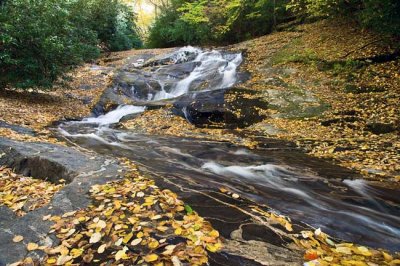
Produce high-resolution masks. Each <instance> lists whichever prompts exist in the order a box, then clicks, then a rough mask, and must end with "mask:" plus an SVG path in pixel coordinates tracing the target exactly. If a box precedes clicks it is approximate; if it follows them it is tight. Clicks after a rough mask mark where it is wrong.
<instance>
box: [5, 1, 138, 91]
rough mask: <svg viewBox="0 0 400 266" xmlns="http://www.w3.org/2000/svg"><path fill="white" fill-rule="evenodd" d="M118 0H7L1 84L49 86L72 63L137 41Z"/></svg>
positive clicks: (127, 46)
mask: <svg viewBox="0 0 400 266" xmlns="http://www.w3.org/2000/svg"><path fill="white" fill-rule="evenodd" d="M133 19H134V16H133V13H131V12H129V11H127V8H126V7H124V6H123V5H122V4H120V2H119V1H107V3H106V1H104V0H91V1H86V0H68V1H67V0H7V1H6V2H5V3H3V4H2V5H1V6H0V88H1V87H5V86H12V87H20V88H28V87H51V86H52V84H53V82H54V81H56V80H57V79H58V78H59V77H60V76H62V75H63V73H65V72H66V71H68V70H69V69H71V67H73V66H76V65H78V64H81V63H82V62H85V61H88V60H92V59H94V58H96V57H97V56H99V54H100V48H99V47H100V46H99V44H102V45H103V46H104V47H106V48H108V49H110V50H122V49H130V48H132V47H133V46H137V45H139V44H140V43H139V41H138V37H137V34H136V32H135V28H134V20H133Z"/></svg>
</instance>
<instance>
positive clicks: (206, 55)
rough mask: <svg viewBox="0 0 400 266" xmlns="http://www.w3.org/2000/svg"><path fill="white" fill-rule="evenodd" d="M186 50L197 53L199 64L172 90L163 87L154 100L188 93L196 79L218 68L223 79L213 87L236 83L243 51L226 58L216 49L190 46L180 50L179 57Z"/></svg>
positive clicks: (223, 86) (225, 86) (227, 86)
mask: <svg viewBox="0 0 400 266" xmlns="http://www.w3.org/2000/svg"><path fill="white" fill-rule="evenodd" d="M186 52H192V53H196V54H197V57H196V59H195V60H194V61H193V62H198V63H199V65H198V66H197V67H196V68H195V69H194V70H193V71H192V72H191V73H190V75H189V76H187V77H186V78H184V79H182V80H181V81H179V82H178V83H177V84H176V85H175V86H174V87H173V88H172V89H171V91H170V92H166V91H165V90H164V89H163V90H161V91H160V92H159V93H157V94H156V95H155V96H154V98H153V100H163V99H170V98H176V97H179V96H181V95H183V94H185V93H188V92H189V89H190V85H191V84H192V83H193V82H194V81H196V80H198V79H201V78H202V77H204V76H206V75H208V74H212V73H213V72H215V71H216V69H217V71H218V74H219V75H220V76H221V77H222V80H221V82H220V84H218V85H216V86H215V87H213V88H212V89H222V88H229V87H231V86H233V85H234V84H235V83H236V80H237V75H236V70H237V68H238V66H239V65H240V64H241V63H242V61H243V57H242V54H241V53H238V54H236V55H235V56H233V57H232V58H230V59H229V58H225V57H224V56H223V54H222V53H221V52H219V51H216V50H212V51H201V50H200V49H197V48H193V47H191V46H188V47H184V48H182V49H180V50H179V51H178V55H179V56H178V58H179V59H181V60H182V59H183V58H182V57H183V56H185V55H186ZM161 85H162V84H161ZM162 87H163V86H162Z"/></svg>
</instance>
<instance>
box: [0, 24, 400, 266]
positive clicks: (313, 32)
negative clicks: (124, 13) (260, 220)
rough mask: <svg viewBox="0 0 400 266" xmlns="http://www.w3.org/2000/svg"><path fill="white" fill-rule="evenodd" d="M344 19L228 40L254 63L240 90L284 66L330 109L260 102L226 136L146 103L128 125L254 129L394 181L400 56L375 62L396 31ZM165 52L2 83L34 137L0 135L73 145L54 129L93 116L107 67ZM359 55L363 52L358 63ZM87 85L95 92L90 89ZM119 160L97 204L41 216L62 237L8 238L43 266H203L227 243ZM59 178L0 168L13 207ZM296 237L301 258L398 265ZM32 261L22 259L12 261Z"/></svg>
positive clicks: (0, 132)
mask: <svg viewBox="0 0 400 266" xmlns="http://www.w3.org/2000/svg"><path fill="white" fill-rule="evenodd" d="M346 25H347V26H346V27H344V26H343V25H340V24H338V23H328V22H327V21H320V22H317V23H312V24H306V25H303V26H298V27H294V28H289V29H286V30H283V31H281V32H275V33H273V34H271V35H268V36H265V37H261V38H258V39H254V40H251V41H247V42H244V43H240V44H238V45H233V46H230V47H228V48H229V49H233V50H238V49H239V50H245V51H246V54H245V55H246V58H245V63H244V66H242V69H243V70H247V71H249V73H250V74H251V78H250V80H248V81H247V82H246V83H244V84H241V85H240V86H241V87H243V88H246V89H251V90H254V91H256V92H257V91H260V90H263V89H265V88H266V87H268V86H272V87H274V85H271V84H268V83H266V81H267V80H268V79H269V78H270V75H271V71H268V70H271V69H274V68H284V69H291V70H293V71H292V74H291V75H285V74H281V73H278V74H276V73H273V74H274V75H278V76H279V78H280V79H282V80H283V81H284V82H285V83H287V84H289V85H290V87H291V88H292V89H293V88H294V89H295V88H297V87H299V86H300V85H301V86H303V87H307V89H308V90H310V91H312V93H314V94H315V95H317V96H318V98H320V99H321V100H322V101H323V102H324V104H326V105H327V106H328V107H327V109H326V111H324V112H323V115H321V116H317V117H313V116H310V117H302V118H296V119H293V118H291V117H282V116H274V114H276V113H277V110H273V109H270V110H262V111H263V112H264V113H265V114H267V118H266V119H265V120H264V121H262V122H260V123H257V124H255V125H253V126H252V127H251V128H248V129H246V130H239V129H238V130H237V131H235V132H234V133H232V131H228V130H225V129H199V128H196V127H194V126H193V125H191V124H189V123H188V122H187V121H186V120H184V119H183V118H178V117H172V116H170V110H169V109H168V107H165V108H162V109H159V110H151V111H147V112H145V113H144V114H142V115H141V116H140V117H139V118H138V119H136V120H134V121H128V122H126V123H124V125H123V126H125V127H126V128H135V129H140V130H141V131H144V132H148V133H151V134H167V135H173V136H185V137H201V138H208V139H212V140H223V141H228V142H232V143H236V144H241V145H244V146H247V147H250V148H254V147H257V145H258V143H257V141H256V140H255V136H257V135H260V134H263V135H264V136H267V137H272V138H280V139H283V140H289V141H293V142H295V143H296V144H297V145H298V146H299V147H300V148H302V149H303V150H304V151H305V152H307V153H309V154H311V155H312V156H316V157H322V158H328V159H333V160H334V161H335V163H337V164H340V165H342V166H345V167H347V168H350V169H353V170H356V171H358V172H359V173H361V174H362V175H363V176H364V177H365V178H367V179H371V180H373V181H383V182H386V183H387V184H389V185H390V186H392V187H393V186H395V187H398V186H399V183H398V182H399V180H400V177H399V171H400V168H399V167H400V155H399V152H398V151H399V149H400V140H399V122H400V114H399V101H400V99H399V98H400V97H399V96H400V75H399V69H400V61H399V59H398V58H397V60H389V61H387V62H374V58H376V56H379V55H382V54H391V53H392V52H393V50H392V47H391V45H390V43H391V42H393V40H387V39H381V38H380V36H377V35H376V34H372V33H370V32H367V31H361V30H359V29H358V28H357V27H356V26H349V25H348V24H346ZM166 51H167V50H151V51H149V50H136V51H135V50H132V51H128V52H120V53H112V54H111V55H107V57H104V58H102V59H100V61H99V62H98V65H99V67H93V66H91V65H85V66H82V67H81V68H79V69H76V70H75V71H74V72H72V73H71V74H70V76H71V78H72V80H71V81H70V82H69V83H67V84H64V85H63V86H60V87H59V88H58V89H57V90H55V91H54V92H50V93H43V92H27V91H18V90H11V89H10V90H5V91H1V92H0V121H4V122H6V123H7V124H9V125H17V126H22V127H29V128H31V129H34V130H35V131H36V132H37V133H38V134H37V135H35V136H30V135H26V134H20V133H18V131H17V130H14V129H13V128H12V127H11V128H10V127H0V136H3V137H7V138H12V139H15V140H20V141H41V142H52V143H54V142H57V143H59V144H62V145H69V143H67V142H64V141H63V140H62V139H56V138H55V137H54V134H53V133H52V132H51V131H50V130H49V128H51V126H52V125H53V124H54V123H56V122H57V121H60V120H63V119H79V118H83V117H85V116H88V115H89V114H90V111H91V109H92V107H93V105H94V104H95V103H96V102H97V100H98V98H99V96H100V94H101V92H102V91H103V90H104V89H106V88H107V87H108V86H110V84H111V81H112V77H113V74H114V71H115V70H116V69H117V68H118V67H120V66H122V64H123V62H124V60H125V59H126V58H128V57H130V56H134V55H135V54H138V53H148V52H151V53H155V54H162V53H165V52H166ZM168 51H169V50H168ZM358 59H365V60H362V61H361V63H360V60H358ZM299 83H301V84H299ZM87 86H90V87H91V88H92V89H90V90H87V89H85V88H86V87H87ZM275 87H276V86H275ZM93 88H94V89H93ZM166 118H167V119H166ZM265 123H268V124H270V125H273V126H274V127H275V128H276V132H275V133H274V134H271V133H270V132H266V131H264V130H265V127H263V125H265ZM239 135H240V138H241V140H240V141H238V139H240V138H238V136H239ZM243 135H244V136H243ZM0 156H1V154H0ZM121 163H122V164H123V165H125V167H126V168H127V169H128V172H127V174H125V176H124V178H123V179H121V180H120V181H116V182H112V183H107V184H104V185H96V186H93V187H92V190H91V192H90V198H91V200H92V204H91V205H90V206H88V207H87V208H86V209H82V210H78V211H73V212H70V213H65V214H64V215H61V216H44V217H43V220H44V221H52V222H54V226H53V227H52V231H51V233H54V234H55V235H56V236H57V238H58V239H59V241H60V244H59V245H58V246H55V247H48V246H39V245H38V244H36V243H26V242H25V241H24V239H23V237H21V236H19V235H16V236H15V237H14V242H16V243H20V244H21V245H26V249H27V250H28V251H34V250H41V251H43V252H45V253H46V258H45V260H44V261H42V262H40V263H42V264H48V265H72V264H84V263H86V264H100V265H110V264H112V265H131V264H152V265H174V266H176V265H182V264H184V263H188V264H190V265H203V264H206V263H207V261H208V257H207V252H216V251H218V250H220V249H221V248H222V241H223V239H221V237H220V236H219V233H218V232H217V231H216V230H214V229H213V228H212V226H211V225H210V224H209V223H208V222H207V221H206V220H204V219H203V218H202V217H200V216H199V215H197V213H196V212H195V210H192V208H191V207H190V206H189V205H185V203H184V202H182V201H181V200H180V199H179V196H178V195H176V194H174V193H173V192H171V191H169V190H164V189H163V188H162V187H158V186H156V185H155V184H154V181H153V180H152V179H151V178H149V177H144V176H142V175H141V174H140V173H139V172H138V171H137V169H136V167H135V166H134V165H133V164H132V163H131V162H128V161H126V160H124V161H122V162H121ZM63 186H64V184H63V183H60V184H57V185H55V184H52V183H49V182H47V181H43V180H38V179H32V178H30V177H25V176H21V175H17V174H15V173H13V172H12V169H9V168H4V167H2V168H0V204H3V205H6V206H7V207H9V208H10V209H12V210H13V211H14V212H15V213H16V214H17V215H19V216H23V215H25V214H26V213H27V212H30V211H32V210H34V209H37V208H40V207H43V206H46V204H47V203H48V202H49V201H50V199H51V197H52V196H53V195H54V194H55V193H57V192H58V191H59V190H61V189H62V188H63ZM228 193H229V192H228ZM232 196H234V197H238V195H232ZM263 215H265V216H268V217H269V219H274V220H276V221H277V222H278V223H282V224H283V225H284V227H286V229H287V230H288V231H291V228H290V227H291V225H290V222H289V221H290V220H289V219H286V218H285V217H281V216H279V215H275V214H270V213H263ZM182 239H183V240H184V241H182ZM293 239H295V242H296V244H297V248H299V249H301V250H302V251H303V252H304V260H305V261H313V263H319V264H318V265H383V264H386V265H398V264H400V260H399V259H396V256H398V254H397V255H396V254H395V255H390V254H389V253H387V252H385V251H383V250H372V249H369V248H366V247H362V246H358V245H353V244H351V243H339V244H338V243H333V242H332V240H331V239H330V238H329V236H327V235H326V234H324V233H323V232H320V231H318V230H316V231H314V232H311V231H304V233H303V239H301V240H299V239H297V237H296V236H293ZM316 261H317V262H316ZM37 263H39V262H37V261H34V259H33V258H27V259H25V261H23V262H22V261H21V262H16V263H15V265H32V264H37ZM308 265H317V264H308Z"/></svg>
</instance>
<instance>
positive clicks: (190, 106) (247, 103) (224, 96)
mask: <svg viewBox="0 0 400 266" xmlns="http://www.w3.org/2000/svg"><path fill="white" fill-rule="evenodd" d="M251 94H252V92H251V91H247V90H244V89H237V88H231V89H220V90H213V91H205V92H199V93H194V94H189V95H185V96H183V97H181V98H179V99H177V100H176V101H175V102H174V104H173V111H174V113H175V114H177V115H179V116H182V117H184V118H186V119H187V120H188V121H189V122H190V123H192V124H194V125H196V126H199V127H224V128H243V127H247V126H250V125H252V124H253V123H257V122H259V121H262V120H263V119H264V116H263V115H262V114H261V113H260V111H259V110H260V108H267V106H268V103H266V102H264V101H263V99H261V98H260V97H250V98H249V97H247V96H249V95H251Z"/></svg>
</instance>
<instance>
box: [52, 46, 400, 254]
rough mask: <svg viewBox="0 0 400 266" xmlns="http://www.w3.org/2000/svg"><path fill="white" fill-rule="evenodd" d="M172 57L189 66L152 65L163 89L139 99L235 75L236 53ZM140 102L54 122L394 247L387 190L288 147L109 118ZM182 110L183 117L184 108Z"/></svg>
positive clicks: (398, 209)
mask: <svg viewBox="0 0 400 266" xmlns="http://www.w3.org/2000/svg"><path fill="white" fill-rule="evenodd" d="M170 59H171V60H169V61H172V62H173V63H175V64H176V66H178V65H182V66H185V67H186V66H190V67H192V71H190V73H188V74H186V73H185V74H182V75H181V79H177V78H176V77H173V75H172V74H171V72H170V68H171V67H170V66H169V65H166V66H164V65H161V66H158V69H157V70H156V71H155V72H154V73H155V74H154V73H153V74H154V75H156V74H157V75H158V74H160V75H161V74H162V73H167V74H166V75H165V77H164V79H161V78H160V79H159V80H157V81H158V83H159V85H160V88H161V89H159V91H158V92H157V93H155V94H152V95H151V97H148V94H145V96H146V97H144V99H143V100H144V102H148V103H151V102H154V101H160V100H161V101H162V100H166V99H173V98H176V97H179V96H182V95H184V94H186V93H189V92H197V91H209V90H215V89H220V88H227V87H231V86H233V85H234V84H235V83H236V80H237V73H236V71H237V68H238V66H239V65H240V64H241V62H242V55H241V54H240V53H236V54H233V53H222V52H219V51H202V50H200V49H197V48H193V47H185V48H182V49H180V50H178V51H177V52H175V53H173V54H172V55H170ZM185 64H186V65H185ZM190 64H192V65H190ZM171 84H172V85H171ZM168 86H169V88H167V87H168ZM136 90H138V88H136V87H135V91H136ZM145 109H146V107H138V106H129V105H122V106H120V107H118V108H117V109H115V110H113V111H111V112H109V113H107V114H104V115H102V116H99V117H92V118H86V119H84V120H83V121H81V122H68V123H64V124H62V125H61V126H60V128H59V130H60V132H61V133H62V134H63V135H64V136H65V137H67V138H69V139H71V140H73V141H74V142H76V143H78V144H79V145H81V146H84V147H86V148H90V149H93V150H95V151H97V152H100V153H107V154H110V153H111V154H113V155H115V156H123V157H128V158H130V159H132V160H134V161H136V162H138V163H140V164H142V165H144V166H146V167H147V169H149V170H150V171H151V172H152V173H156V174H159V175H163V176H169V177H171V178H175V179H177V180H181V182H182V183H184V184H186V185H187V186H191V189H193V190H203V191H218V190H219V188H220V187H228V188H230V190H232V191H236V192H237V193H239V194H240V195H241V196H243V197H247V198H249V199H251V200H253V201H254V202H256V203H258V204H267V205H268V206H271V207H272V208H275V209H276V210H277V211H279V212H281V213H283V214H286V215H288V216H290V217H292V218H293V219H298V220H301V221H305V222H307V223H310V224H311V225H313V226H315V227H321V228H323V230H324V231H327V232H328V233H331V234H333V235H334V236H337V237H341V238H344V239H346V240H350V241H358V242H359V243H362V244H366V245H371V246H376V247H385V248H388V249H390V250H400V243H399V241H398V239H399V238H400V218H399V214H400V205H399V202H398V201H397V202H396V201H395V199H393V198H389V199H388V198H387V197H388V195H389V194H390V193H386V192H385V191H383V190H382V191H381V190H379V189H377V188H373V187H372V186H370V184H368V183H367V182H361V181H354V180H350V179H348V176H347V173H343V174H341V177H340V178H339V177H338V176H337V175H339V173H335V177H334V178H331V179H327V178H326V177H323V175H321V174H317V173H315V172H313V171H305V170H304V169H305V168H307V167H309V168H311V169H313V168H316V169H317V168H323V169H325V168H324V167H327V166H326V165H321V164H320V163H312V162H309V158H307V157H303V155H302V154H300V153H296V152H294V151H293V152H287V151H285V150H283V151H273V150H271V151H268V152H265V151H254V150H252V151H249V150H247V149H244V148H239V147H235V146H232V145H229V144H226V143H217V142H213V143H211V142H203V141H201V140H194V139H185V138H174V137H160V136H148V135H144V134H138V133H133V132H128V131H124V130H118V129H115V128H112V127H110V126H109V125H111V124H114V123H117V122H118V121H120V119H122V118H123V117H124V116H126V115H132V114H138V113H141V112H143V111H145ZM184 114H185V116H187V118H188V115H187V110H186V109H184ZM302 158H304V159H302ZM289 165H290V166H289ZM307 165H308V166H307ZM338 171H339V170H338ZM322 172H324V171H322ZM188 180H189V181H188ZM185 182H186V183H185ZM391 193H393V194H394V195H395V193H396V192H393V191H391Z"/></svg>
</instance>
